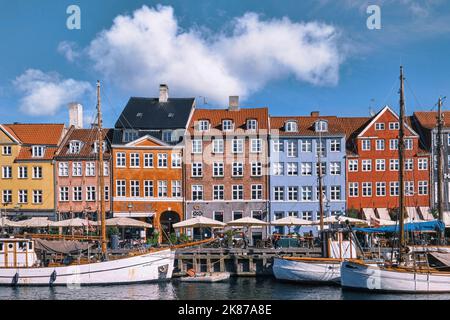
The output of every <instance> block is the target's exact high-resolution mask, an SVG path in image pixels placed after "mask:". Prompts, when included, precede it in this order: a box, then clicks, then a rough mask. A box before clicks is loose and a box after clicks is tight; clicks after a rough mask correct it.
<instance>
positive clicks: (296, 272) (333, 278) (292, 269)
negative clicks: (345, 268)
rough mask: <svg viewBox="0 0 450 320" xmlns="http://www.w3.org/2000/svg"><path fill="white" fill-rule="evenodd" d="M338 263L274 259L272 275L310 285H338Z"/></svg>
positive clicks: (339, 273) (339, 275)
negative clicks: (309, 283)
mask: <svg viewBox="0 0 450 320" xmlns="http://www.w3.org/2000/svg"><path fill="white" fill-rule="evenodd" d="M340 267H341V265H340V262H339V261H336V262H335V263H332V262H320V261H317V262H316V261H307V262H306V261H299V260H289V259H283V258H274V262H273V267H272V270H273V274H274V276H275V278H277V279H279V280H286V281H297V282H311V283H320V282H322V283H339V281H340V277H341V271H340Z"/></svg>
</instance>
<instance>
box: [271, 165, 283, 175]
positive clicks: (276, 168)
mask: <svg viewBox="0 0 450 320" xmlns="http://www.w3.org/2000/svg"><path fill="white" fill-rule="evenodd" d="M272 174H273V175H274V176H282V175H283V174H284V164H283V163H282V162H274V163H273V164H272Z"/></svg>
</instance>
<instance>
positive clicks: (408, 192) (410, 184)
mask: <svg viewBox="0 0 450 320" xmlns="http://www.w3.org/2000/svg"><path fill="white" fill-rule="evenodd" d="M413 195H414V181H405V196H413Z"/></svg>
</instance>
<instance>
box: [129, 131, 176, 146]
mask: <svg viewBox="0 0 450 320" xmlns="http://www.w3.org/2000/svg"><path fill="white" fill-rule="evenodd" d="M147 139H148V140H151V141H153V142H156V143H158V144H161V146H162V147H169V146H170V145H169V144H167V143H165V142H164V141H162V140H159V139H158V138H155V137H153V136H151V135H149V134H146V135H145V136H142V137H140V138H138V139H136V140H133V141H130V142H128V143H127V144H124V145H123V146H124V147H134V146H135V145H136V143H139V142H141V141H144V140H147Z"/></svg>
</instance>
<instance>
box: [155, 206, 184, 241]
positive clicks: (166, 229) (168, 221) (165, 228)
mask: <svg viewBox="0 0 450 320" xmlns="http://www.w3.org/2000/svg"><path fill="white" fill-rule="evenodd" d="M177 222H180V216H179V215H178V213H176V212H175V211H165V212H163V213H161V216H160V218H159V224H160V226H161V235H162V242H163V243H168V242H169V238H168V237H169V236H170V234H172V233H174V232H175V229H174V228H173V224H174V223H177Z"/></svg>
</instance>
